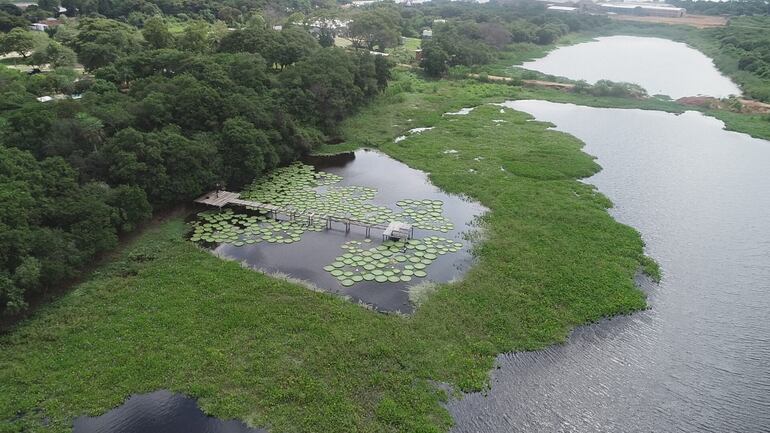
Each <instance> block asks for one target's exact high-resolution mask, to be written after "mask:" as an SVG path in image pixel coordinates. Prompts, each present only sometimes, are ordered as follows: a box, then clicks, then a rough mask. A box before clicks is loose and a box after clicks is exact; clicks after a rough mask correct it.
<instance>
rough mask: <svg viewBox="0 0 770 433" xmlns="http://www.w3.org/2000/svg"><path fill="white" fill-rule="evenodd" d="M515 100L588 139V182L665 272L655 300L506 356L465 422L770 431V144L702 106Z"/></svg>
mask: <svg viewBox="0 0 770 433" xmlns="http://www.w3.org/2000/svg"><path fill="white" fill-rule="evenodd" d="M506 105H507V106H509V107H511V108H514V109H516V110H520V111H524V112H527V113H530V114H532V115H533V116H535V117H536V118H537V119H538V120H542V121H548V122H552V123H553V124H555V125H556V129H557V130H559V131H564V132H567V133H569V134H571V135H574V136H576V137H577V138H579V139H581V140H582V141H584V142H585V143H586V147H585V148H584V150H585V152H587V153H589V154H591V155H595V156H597V158H598V160H597V161H598V163H599V164H600V165H601V166H602V168H603V169H602V171H600V172H599V173H598V174H596V175H595V176H593V177H591V178H589V179H587V180H586V182H588V183H591V184H594V185H596V186H597V187H598V188H599V190H600V191H601V192H602V193H604V194H605V195H607V196H608V197H609V198H610V199H611V200H612V201H613V203H614V204H615V207H614V208H613V209H611V213H612V215H613V216H614V217H615V218H616V219H617V220H618V221H620V222H622V223H625V224H628V225H630V226H633V227H635V228H636V229H637V230H639V231H640V233H641V234H642V238H643V239H644V241H645V243H646V245H647V253H648V254H649V255H650V256H651V257H653V258H654V259H655V260H657V261H658V263H659V264H660V265H661V268H662V271H663V274H664V276H663V280H662V282H661V284H660V285H653V284H649V283H647V284H645V290H646V291H647V292H648V294H649V298H648V302H649V305H650V309H649V310H647V311H644V312H640V313H636V314H633V315H631V316H627V317H619V318H615V319H612V320H607V321H604V322H602V323H600V324H598V325H592V326H584V327H580V328H578V329H577V330H576V331H575V332H574V333H573V334H572V335H571V337H570V338H569V340H568V342H567V343H566V344H564V345H557V346H553V347H549V348H548V349H546V350H543V351H538V352H527V353H510V354H505V355H501V356H499V357H498V359H497V365H498V367H499V368H498V369H496V370H494V371H493V373H492V388H491V390H490V391H489V392H488V393H487V395H484V394H481V393H478V394H469V395H467V396H465V397H464V398H463V399H461V400H456V401H452V402H451V403H450V404H449V409H450V411H451V412H452V414H453V415H454V417H455V421H456V426H455V427H454V430H453V431H455V432H474V433H477V432H502V431H506V432H507V431H521V432H619V431H623V432H640V433H641V432H767V431H770V410H769V409H770V142H768V141H765V140H758V139H753V138H751V137H749V136H747V135H745V134H740V133H735V132H728V131H725V130H723V129H722V126H723V124H722V122H720V121H719V120H716V119H714V118H710V117H706V116H704V115H702V114H700V113H696V112H687V113H684V114H681V115H674V114H670V113H663V112H656V111H643V110H620V109H601V108H589V107H581V106H576V105H571V104H556V103H550V102H545V101H516V102H509V103H507V104H506Z"/></svg>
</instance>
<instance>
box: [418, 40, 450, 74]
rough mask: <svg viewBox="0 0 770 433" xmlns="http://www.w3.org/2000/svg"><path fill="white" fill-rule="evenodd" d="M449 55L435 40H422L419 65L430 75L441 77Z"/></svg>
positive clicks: (445, 69)
mask: <svg viewBox="0 0 770 433" xmlns="http://www.w3.org/2000/svg"><path fill="white" fill-rule="evenodd" d="M448 62H449V55H448V54H447V53H446V51H444V49H443V48H441V46H440V45H439V44H437V43H435V42H432V41H431V42H423V44H422V61H421V62H420V66H422V67H423V69H424V70H425V73H426V74H428V75H429V76H431V77H441V76H443V75H444V74H446V73H447V71H448V70H449V68H448V66H447V65H448Z"/></svg>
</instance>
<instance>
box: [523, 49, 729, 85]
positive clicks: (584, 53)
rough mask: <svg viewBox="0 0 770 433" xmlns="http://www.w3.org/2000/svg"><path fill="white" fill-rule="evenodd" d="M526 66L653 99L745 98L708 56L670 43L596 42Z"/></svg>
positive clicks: (524, 65) (565, 50)
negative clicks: (629, 88) (630, 86)
mask: <svg viewBox="0 0 770 433" xmlns="http://www.w3.org/2000/svg"><path fill="white" fill-rule="evenodd" d="M521 67H522V68H526V69H532V70H535V71H539V72H542V73H545V74H549V75H556V76H562V77H567V78H570V79H573V80H585V81H588V82H589V83H595V82H596V81H598V80H602V79H607V80H612V81H625V82H629V83H635V84H639V85H640V86H642V87H644V88H645V89H646V90H647V93H649V94H650V95H656V94H661V95H668V96H670V97H671V98H674V99H677V98H681V97H683V96H698V95H706V96H714V97H717V98H723V97H727V96H730V95H739V94H740V93H741V91H740V88H738V86H736V85H735V83H733V82H732V81H730V79H728V78H727V77H725V76H723V75H722V74H720V73H719V71H718V70H717V69H716V67H714V62H713V61H712V60H711V59H710V58H708V57H707V56H706V55H704V54H703V53H701V52H700V51H698V50H695V49H692V48H690V47H688V46H687V45H686V44H683V43H681V42H674V41H670V40H668V39H659V38H646V37H636V36H610V37H602V38H596V40H594V41H591V42H585V43H581V44H576V45H571V46H566V47H561V48H558V49H556V50H554V51H552V52H551V53H549V54H548V55H547V56H545V57H543V58H540V59H537V60H533V61H531V62H526V63H524V64H522V65H521Z"/></svg>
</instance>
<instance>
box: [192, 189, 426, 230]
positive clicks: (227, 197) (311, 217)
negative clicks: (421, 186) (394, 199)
mask: <svg viewBox="0 0 770 433" xmlns="http://www.w3.org/2000/svg"><path fill="white" fill-rule="evenodd" d="M195 203H200V204H204V205H207V206H214V207H218V208H220V209H221V208H223V207H224V206H227V205H233V206H241V207H245V208H248V209H256V210H260V211H264V212H267V214H268V215H270V217H271V218H274V219H279V216H280V215H284V216H285V217H287V218H288V219H289V221H296V220H297V219H300V218H306V219H307V224H308V225H312V224H313V223H314V222H315V221H317V220H324V221H326V228H327V229H331V228H332V226H333V224H334V223H338V224H344V225H345V232H346V233H347V232H349V231H350V228H351V227H352V226H357V227H363V228H364V229H365V230H366V237H370V236H371V231H372V229H375V230H382V238H383V240H387V239H411V238H412V237H413V236H414V228H413V227H412V225H411V224H407V223H405V222H400V221H391V222H390V223H389V224H376V223H375V224H372V223H368V222H365V221H359V220H356V219H353V218H348V217H342V216H336V215H317V214H315V213H313V212H303V211H298V210H296V209H292V208H290V207H280V206H276V205H273V204H269V203H260V202H257V201H252V200H242V199H241V198H240V195H239V194H238V193H236V192H229V191H212V192H209V193H207V194H204V195H202V196H200V197H198V198H196V199H195Z"/></svg>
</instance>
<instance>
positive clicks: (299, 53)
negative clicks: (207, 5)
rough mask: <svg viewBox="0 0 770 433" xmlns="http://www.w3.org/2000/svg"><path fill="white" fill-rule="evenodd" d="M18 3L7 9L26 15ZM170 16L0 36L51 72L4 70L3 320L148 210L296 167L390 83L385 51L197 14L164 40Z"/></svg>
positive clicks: (0, 170) (0, 142)
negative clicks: (228, 24) (332, 44)
mask: <svg viewBox="0 0 770 433" xmlns="http://www.w3.org/2000/svg"><path fill="white" fill-rule="evenodd" d="M6 10H10V8H6ZM15 12H18V11H13V10H11V11H10V12H6V13H8V14H10V15H11V16H13V17H17V18H16V19H26V18H28V17H27V16H25V15H24V14H22V15H17V14H15ZM168 24H169V23H168V22H167V21H166V20H165V19H164V17H163V16H162V15H155V16H152V17H150V18H148V19H147V20H145V21H144V22H143V23H142V27H141V28H137V27H136V26H134V25H131V24H129V23H127V22H124V21H122V20H113V19H108V18H104V17H81V18H80V19H78V20H72V19H70V20H68V21H65V22H64V23H63V24H61V25H59V26H58V27H56V28H55V30H54V31H51V32H49V34H50V37H47V36H45V34H44V33H41V32H30V31H28V30H26V29H24V28H23V27H17V28H13V29H10V30H9V32H8V33H6V34H5V35H3V39H2V44H3V47H4V52H18V53H19V54H20V55H22V57H23V59H21V60H22V61H24V60H26V61H27V62H31V63H32V64H35V65H42V64H44V63H48V64H50V65H51V67H52V70H50V71H47V72H44V73H34V72H33V73H25V72H21V71H18V70H16V69H12V68H2V69H0V93H2V100H1V102H0V195H2V201H3V206H2V210H0V303H1V305H2V310H4V311H5V312H6V313H14V312H17V311H19V310H22V309H24V308H25V306H26V304H27V301H28V299H29V297H30V296H33V295H34V294H35V293H38V292H40V291H41V290H44V289H46V288H49V287H54V286H56V285H57V284H61V283H62V282H63V281H66V280H68V279H70V278H72V277H74V276H76V275H77V272H78V270H79V269H81V268H82V267H83V265H85V264H87V263H88V262H89V261H90V260H92V259H93V258H94V257H95V256H97V255H98V254H100V253H102V252H104V251H107V250H109V249H111V248H113V247H114V246H115V245H116V242H117V240H118V237H119V235H120V234H121V233H127V232H130V231H131V230H133V229H134V228H135V227H136V226H137V225H138V224H141V223H142V222H144V221H146V220H147V219H148V218H150V216H151V215H152V211H153V210H156V209H164V208H168V207H170V206H172V205H174V204H176V203H180V202H186V201H189V200H190V199H192V198H194V197H195V196H196V195H198V194H200V193H202V192H204V191H206V190H208V189H210V188H213V187H214V186H215V185H216V184H220V185H221V184H224V185H226V186H227V187H230V188H235V189H237V188H238V187H239V186H240V185H242V184H244V183H246V182H249V181H251V180H252V179H253V178H254V177H256V176H259V175H260V174H261V173H263V172H265V171H266V170H270V169H271V168H273V167H275V166H277V165H279V164H283V163H287V162H289V161H292V160H294V159H295V158H297V157H298V156H300V155H301V154H303V153H305V152H307V151H308V150H309V149H310V148H311V147H312V146H313V145H315V144H317V143H320V142H321V141H323V140H324V139H325V138H326V137H327V136H333V135H334V132H335V127H336V125H337V124H338V123H339V122H340V121H341V120H342V119H343V118H345V117H346V116H347V115H349V114H350V113H352V112H354V111H355V110H356V109H357V107H360V106H361V105H362V104H365V103H366V102H367V101H368V100H370V99H371V98H372V97H374V96H375V95H376V94H377V93H379V92H380V91H381V90H382V89H383V88H384V87H385V86H386V85H387V81H388V78H389V67H390V66H389V64H388V63H387V61H386V60H385V59H384V58H383V57H377V56H372V55H370V54H369V53H368V52H366V51H349V50H343V49H339V48H322V47H321V46H320V45H319V43H318V41H317V40H316V38H314V37H313V36H312V35H311V34H310V33H308V32H307V31H306V30H305V29H304V28H300V27H293V26H285V27H284V28H283V29H282V30H281V31H277V30H273V29H272V28H271V27H268V26H267V25H266V24H265V23H264V21H260V20H254V21H253V22H251V23H248V24H247V25H244V26H243V27H242V28H239V29H237V30H227V28H223V27H221V26H219V27H218V26H216V25H214V24H210V23H207V22H205V21H195V20H193V21H189V22H187V23H185V25H184V26H183V27H182V28H181V30H180V31H178V32H176V33H172V32H171V31H170V30H169V27H170V26H169V25H168ZM33 33H35V34H33ZM41 35H43V38H44V40H43V41H42V42H41V41H40V36H41ZM41 43H42V44H43V45H41ZM38 53H42V54H38ZM41 55H46V56H49V57H48V58H46V59H44V60H37V59H36V57H35V56H41ZM76 60H77V61H78V62H79V63H80V64H82V67H83V68H84V70H85V74H80V73H78V72H77V71H76V70H75V69H73V68H72V66H73V65H74V63H75V61H76ZM14 61H18V59H14ZM44 95H54V96H57V98H56V99H54V100H52V101H47V102H45V101H44V100H39V99H37V98H39V97H41V96H44Z"/></svg>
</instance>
